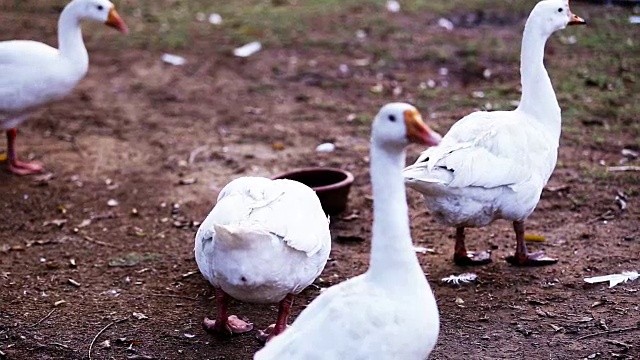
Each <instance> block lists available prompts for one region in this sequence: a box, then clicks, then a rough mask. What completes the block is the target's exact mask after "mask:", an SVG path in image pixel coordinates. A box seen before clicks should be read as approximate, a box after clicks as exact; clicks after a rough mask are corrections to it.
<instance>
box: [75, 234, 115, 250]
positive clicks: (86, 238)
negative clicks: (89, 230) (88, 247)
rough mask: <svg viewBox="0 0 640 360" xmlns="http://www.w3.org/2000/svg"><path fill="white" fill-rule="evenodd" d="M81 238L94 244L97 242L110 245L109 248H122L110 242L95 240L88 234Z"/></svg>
mask: <svg viewBox="0 0 640 360" xmlns="http://www.w3.org/2000/svg"><path fill="white" fill-rule="evenodd" d="M83 239H84V240H85V241H88V242H90V243H94V244H98V245H102V246H106V247H110V248H113V249H118V250H122V249H120V248H119V247H118V246H115V245H112V244H109V243H106V242H104V241H100V240H95V239H93V238H91V237H89V236H86V235H85V236H83Z"/></svg>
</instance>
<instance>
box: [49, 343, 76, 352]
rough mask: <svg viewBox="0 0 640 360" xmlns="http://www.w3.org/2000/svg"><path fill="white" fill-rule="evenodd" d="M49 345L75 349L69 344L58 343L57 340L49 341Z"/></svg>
mask: <svg viewBox="0 0 640 360" xmlns="http://www.w3.org/2000/svg"><path fill="white" fill-rule="evenodd" d="M49 345H53V346H59V347H61V348H63V349H67V350H71V351H75V350H74V349H73V348H71V347H69V346H67V345H65V344H60V343H57V342H52V343H49Z"/></svg>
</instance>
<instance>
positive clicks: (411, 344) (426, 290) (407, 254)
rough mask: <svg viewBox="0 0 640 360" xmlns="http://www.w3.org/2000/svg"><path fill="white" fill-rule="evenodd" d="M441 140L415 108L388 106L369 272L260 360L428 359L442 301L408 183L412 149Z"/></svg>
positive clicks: (374, 180) (310, 313)
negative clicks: (423, 250)
mask: <svg viewBox="0 0 640 360" xmlns="http://www.w3.org/2000/svg"><path fill="white" fill-rule="evenodd" d="M439 139H440V136H439V135H438V134H436V133H434V132H433V131H431V130H430V129H429V128H428V127H427V126H426V125H424V123H423V122H422V120H421V117H420V114H419V113H418V111H417V110H416V109H415V108H414V107H413V106H411V105H409V104H404V103H392V104H387V105H385V106H384V107H382V109H381V110H380V112H379V113H378V115H376V118H375V120H374V121H373V131H372V137H371V186H372V191H373V213H374V220H373V239H372V243H371V263H370V266H369V270H368V271H367V272H366V273H364V274H362V275H360V276H357V277H355V278H352V279H349V280H347V281H345V282H343V283H340V284H338V285H336V286H333V287H331V288H329V289H327V291H325V292H324V293H322V294H321V295H320V296H318V298H316V299H315V300H314V301H313V302H312V303H311V304H309V306H308V307H307V308H306V309H305V310H304V311H303V312H302V313H301V314H300V316H299V317H298V318H297V319H296V320H295V321H294V322H293V324H292V325H291V327H289V328H288V329H287V330H285V332H284V333H282V334H281V335H280V336H278V337H276V338H274V339H273V340H271V341H270V342H268V343H267V345H266V346H265V347H264V348H263V349H262V350H260V351H258V352H257V353H256V354H255V356H254V360H271V359H278V360H280V359H291V360H301V359H305V360H320V359H322V360H343V359H359V360H377V359H402V360H423V359H426V358H427V357H428V356H429V354H430V353H431V350H432V349H433V347H434V346H435V343H436V341H437V339H438V333H439V328H440V320H439V315H438V308H437V305H436V301H435V299H434V297H433V293H432V292H431V288H430V287H429V283H428V282H427V279H426V278H425V276H424V272H423V271H422V268H421V267H420V264H419V263H418V259H417V258H416V255H415V251H414V250H413V246H412V241H411V234H410V231H409V218H408V214H407V211H408V209H407V201H406V198H405V196H406V193H405V187H404V184H403V179H402V168H403V167H404V161H405V147H406V146H407V144H408V143H409V142H417V143H420V144H425V145H435V144H437V143H438V141H439Z"/></svg>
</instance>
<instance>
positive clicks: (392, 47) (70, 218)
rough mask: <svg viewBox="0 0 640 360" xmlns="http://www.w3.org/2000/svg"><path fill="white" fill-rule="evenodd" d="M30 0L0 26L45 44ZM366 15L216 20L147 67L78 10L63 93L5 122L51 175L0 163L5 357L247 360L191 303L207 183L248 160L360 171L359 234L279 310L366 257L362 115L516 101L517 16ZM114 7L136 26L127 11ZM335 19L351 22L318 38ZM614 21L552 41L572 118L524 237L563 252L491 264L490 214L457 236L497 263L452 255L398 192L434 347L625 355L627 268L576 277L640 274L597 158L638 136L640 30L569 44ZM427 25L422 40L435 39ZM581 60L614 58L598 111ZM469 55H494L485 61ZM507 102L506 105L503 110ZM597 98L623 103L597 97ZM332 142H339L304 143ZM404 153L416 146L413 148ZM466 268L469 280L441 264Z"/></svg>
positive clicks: (145, 54) (441, 116)
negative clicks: (596, 43)
mask: <svg viewBox="0 0 640 360" xmlns="http://www.w3.org/2000/svg"><path fill="white" fill-rule="evenodd" d="M129 4H130V3H129ZM124 6H126V3H125V5H124ZM573 7H574V12H576V13H579V14H580V15H582V16H584V17H586V18H587V19H588V20H589V19H593V18H597V17H602V18H607V19H622V21H621V22H613V23H614V25H616V26H619V27H620V28H619V29H622V30H620V31H621V33H623V34H626V35H625V36H629V37H631V38H632V41H633V42H638V41H640V37H638V36H637V35H638V34H639V33H638V29H639V28H638V27H637V26H639V25H635V26H636V28H635V29H630V28H629V27H630V26H634V25H628V24H626V19H627V18H628V16H629V15H631V14H632V10H630V9H623V8H617V7H601V6H596V5H589V4H586V3H575V4H574V5H573ZM40 9H45V10H46V11H42V12H41V13H39V12H37V11H33V12H31V13H29V14H28V15H29V16H26V15H25V14H24V13H23V12H21V11H17V10H16V11H11V9H9V11H3V13H2V14H0V24H1V25H0V29H1V30H2V36H1V39H13V38H34V39H40V40H44V41H47V42H48V43H50V44H55V35H54V33H53V32H52V31H51V30H52V29H53V25H52V24H55V21H56V20H55V19H56V16H57V15H56V11H57V9H54V8H51V7H50V6H49V7H47V6H45V5H42V6H41V7H40ZM578 10H580V11H578ZM380 11H383V10H380V9H376V8H372V7H366V6H365V7H358V8H353V9H350V14H351V15H350V16H341V17H338V18H333V19H323V18H319V19H316V20H315V22H314V23H313V26H312V27H311V29H312V30H313V31H311V32H310V33H309V34H308V39H312V40H308V41H306V40H305V41H302V40H297V41H296V40H294V41H292V42H291V43H288V44H282V45H276V44H274V45H273V46H267V47H265V49H264V50H263V51H261V52H259V53H258V54H256V55H254V56H252V57H250V58H248V59H238V58H234V57H233V56H232V55H231V54H230V52H229V49H231V48H233V47H234V46H235V44H234V43H233V41H232V39H231V38H229V37H225V36H222V35H212V38H207V37H205V36H203V35H202V34H201V33H199V34H195V35H194V36H193V38H192V39H191V42H190V44H191V45H190V46H187V47H185V48H181V49H179V50H176V52H177V53H179V54H180V55H182V56H184V57H185V58H186V59H187V61H188V63H187V64H186V65H185V66H183V67H176V66H170V65H166V64H163V63H162V62H161V61H160V55H161V54H162V53H163V51H162V50H161V49H153V48H152V49H142V48H140V47H135V46H126V45H122V43H118V41H124V40H120V38H119V37H120V35H119V34H116V33H115V32H111V31H108V30H104V32H100V33H99V34H101V35H100V36H92V35H91V33H92V32H95V31H102V30H101V29H100V30H99V29H98V27H97V26H94V25H89V26H86V27H85V38H86V39H87V40H88V41H87V47H88V49H89V53H90V56H91V66H90V70H89V74H88V75H87V77H86V78H85V79H84V80H83V81H82V82H81V84H80V85H79V87H78V88H77V90H76V91H75V92H74V93H73V95H71V96H69V97H68V98H66V99H65V100H64V101H61V102H59V103H56V104H53V105H51V106H50V107H48V108H47V109H45V111H43V112H41V113H40V114H37V115H35V116H34V117H33V119H32V120H31V121H30V122H27V123H26V124H25V125H24V126H22V127H21V128H20V129H19V131H20V132H19V138H18V141H19V142H18V146H19V149H21V150H22V154H23V155H24V156H29V157H32V158H34V159H37V160H39V161H42V162H44V163H45V164H46V167H47V171H48V175H47V176H44V177H23V178H21V177H16V176H12V175H10V174H8V173H7V172H6V171H5V170H3V171H1V172H0V183H1V184H2V186H0V199H1V200H0V218H1V219H2V221H0V284H1V285H0V359H42V360H44V359H87V358H89V356H88V353H89V348H90V346H91V344H92V343H93V347H92V350H91V358H92V359H226V360H233V359H250V358H251V355H252V354H253V353H254V352H255V351H256V350H257V349H259V348H260V346H261V344H260V343H259V342H258V341H257V340H256V339H255V338H254V337H253V335H254V334H253V333H250V334H244V335H242V336H237V337H233V338H230V339H218V338H215V337H213V336H211V335H209V334H207V333H206V332H205V331H204V330H203V329H202V327H201V320H202V318H203V317H205V316H211V315H212V314H214V310H215V309H214V301H213V300H212V296H213V292H212V289H211V287H210V285H209V284H208V283H207V282H206V281H205V280H204V279H203V278H202V277H201V276H200V274H199V273H198V272H197V266H196V263H195V261H194V258H193V238H194V235H195V231H196V229H197V226H198V224H199V222H200V221H202V220H203V219H204V217H205V216H206V215H207V213H208V211H209V210H210V209H211V207H212V206H213V205H214V203H215V199H216V196H217V192H218V191H219V190H220V189H221V187H223V186H224V185H225V184H226V183H227V182H228V181H230V180H231V179H233V178H235V177H238V176H242V175H262V176H271V175H273V174H276V173H279V172H281V171H284V170H287V169H291V168H296V167H305V166H314V165H328V166H336V167H340V168H344V169H347V170H350V171H352V172H353V173H354V175H355V177H356V181H355V184H354V186H353V188H352V191H351V195H350V202H349V209H348V210H347V211H346V212H345V213H344V214H343V215H342V216H340V217H336V218H334V219H333V220H332V231H333V235H334V236H338V235H342V236H356V237H359V238H361V239H362V241H355V242H348V243H344V242H339V241H334V243H333V248H332V252H331V260H330V261H329V262H328V264H327V266H326V268H325V270H324V272H323V274H322V275H321V277H320V278H319V279H318V280H317V281H316V283H315V285H316V286H311V287H309V288H308V289H306V290H305V291H304V292H303V293H302V294H301V296H299V297H298V299H297V300H296V303H295V304H294V314H295V315H297V314H298V313H299V312H300V311H301V310H302V309H303V308H304V306H305V305H306V304H308V303H309V302H310V301H312V300H313V299H314V298H315V297H316V296H317V295H318V294H319V291H320V290H319V289H320V288H321V287H327V286H330V285H332V284H336V283H338V282H341V281H344V280H346V279H348V278H350V277H353V276H355V275H357V274H360V273H362V272H364V271H365V270H366V267H367V262H368V251H369V239H370V230H371V220H372V219H371V198H370V190H371V189H370V183H369V178H368V162H367V155H368V137H369V130H370V129H369V124H370V122H369V120H370V118H371V117H372V115H373V114H374V113H375V112H376V111H377V109H378V108H379V107H380V106H381V105H383V104H384V103H386V102H389V101H400V100H401V101H409V102H412V103H415V104H417V106H418V107H419V108H420V109H421V110H422V112H423V115H424V116H425V118H426V119H427V120H428V122H429V123H430V124H431V125H432V127H434V128H435V129H436V130H438V131H440V132H441V133H445V132H446V130H447V129H448V128H449V127H450V126H451V124H452V123H453V122H454V121H455V120H456V119H458V118H460V117H461V116H463V115H465V114H467V113H469V112H471V111H473V110H475V109H478V108H482V107H487V106H488V105H487V104H486V103H487V102H489V101H494V103H499V100H500V99H502V100H504V99H508V100H509V101H510V100H517V99H518V91H519V90H518V83H519V75H518V51H517V49H518V48H519V44H520V36H521V35H520V34H521V29H522V24H523V20H524V19H525V18H526V12H513V13H510V12H508V11H503V12H497V13H493V14H492V16H484V17H483V20H479V21H469V22H466V23H465V21H466V20H465V19H468V18H469V17H465V16H462V15H464V14H463V13H460V12H458V13H457V15H461V14H462V15H461V16H458V17H456V16H452V19H457V20H455V21H454V23H455V24H456V28H455V29H454V30H453V31H450V32H448V31H447V30H446V29H443V28H442V27H439V26H437V25H436V24H437V20H438V16H437V15H435V14H432V13H429V12H424V13H412V14H402V13H401V14H398V15H396V16H394V17H389V18H387V17H384V16H382V17H380V16H378V17H377V18H376V17H374V19H379V20H380V21H384V22H386V21H388V22H389V23H390V24H391V25H389V24H385V26H387V27H386V28H384V29H386V30H380V29H381V28H383V27H382V26H381V27H380V28H378V27H376V26H375V24H376V23H375V22H374V23H373V24H374V26H373V27H371V28H365V31H366V33H367V34H368V38H367V39H364V40H363V39H362V38H358V37H357V36H355V35H354V34H355V31H356V30H357V29H359V28H361V26H362V24H363V20H362V19H364V18H365V17H367V16H369V17H371V16H373V15H372V14H374V13H376V12H380ZM126 14H127V12H126V11H125V12H124V15H126ZM454 15H455V14H454ZM476 15H477V14H476ZM461 19H462V20H461ZM125 20H127V21H128V22H129V23H130V25H131V24H132V23H135V21H136V18H134V17H132V16H129V17H128V18H127V17H126V16H125ZM337 23H340V24H341V26H342V28H344V29H347V30H344V31H342V32H341V33H340V34H339V35H335V37H334V32H332V29H333V27H334V26H335V25H336V24H337ZM132 29H135V26H133V28H132ZM612 29H614V30H615V29H616V28H615V27H614V28H608V27H605V25H603V23H602V22H600V23H599V22H598V21H595V22H592V23H590V25H589V26H587V27H583V28H580V29H571V30H567V31H571V32H570V34H577V35H576V36H577V39H578V41H577V42H576V43H575V44H572V45H567V44H566V43H564V42H563V41H561V35H557V36H554V38H552V39H551V40H550V43H549V45H548V48H547V57H546V64H547V67H548V69H549V72H550V75H551V77H552V80H554V84H555V86H556V91H557V93H558V98H559V100H560V104H561V107H562V108H563V110H564V114H565V121H566V128H565V129H564V131H565V132H563V138H562V144H561V148H560V161H559V164H558V167H557V169H556V171H555V173H554V175H553V177H552V179H551V181H550V183H549V184H548V187H547V190H546V191H545V192H544V193H543V196H542V200H541V201H540V203H539V205H538V207H537V209H536V211H535V212H534V213H533V215H532V216H531V217H530V219H529V220H528V221H527V222H526V226H527V230H528V232H529V233H532V234H538V235H542V236H544V238H545V240H546V241H544V242H541V243H531V244H530V246H531V248H532V249H544V250H545V251H546V252H547V253H548V254H549V255H551V256H554V257H558V258H559V259H560V262H559V263H558V264H557V265H553V266H548V267H544V268H535V269H528V268H527V269H524V268H515V267H512V266H509V265H508V264H506V262H505V261H504V257H505V256H507V255H508V254H510V253H511V252H512V251H513V249H514V246H515V239H514V235H513V233H512V230H511V227H510V224H509V223H507V222H504V221H501V222H496V223H495V224H493V225H492V226H490V227H487V228H484V229H470V230H469V231H468V232H467V239H468V241H467V244H468V246H469V248H470V249H492V250H493V258H494V262H493V263H492V264H489V265H486V266H483V267H478V268H471V269H469V268H461V267H458V266H455V265H454V264H453V263H452V261H451V257H452V253H453V239H452V237H451V234H452V229H448V228H446V227H444V226H442V225H440V224H438V223H436V222H435V221H434V220H433V219H432V218H431V217H430V216H429V214H428V213H427V212H426V211H425V209H424V207H423V206H422V203H421V199H420V196H419V195H418V194H416V193H415V192H413V191H408V200H409V204H410V209H411V214H410V216H411V219H412V221H411V224H412V234H413V239H414V242H415V243H416V245H417V246H422V247H425V248H428V249H430V251H429V252H427V253H426V254H418V257H419V259H420V261H421V263H422V264H423V267H424V270H425V273H427V274H428V278H429V281H430V282H431V286H432V288H433V290H434V292H435V295H436V298H437V299H438V304H439V308H440V314H441V321H442V325H441V329H442V330H441V334H440V338H439V341H438V344H437V347H436V349H435V351H434V353H433V354H432V356H431V358H432V359H525V358H526V359H583V358H587V359H640V340H638V339H640V301H639V299H640V292H639V290H640V281H635V282H628V283H626V284H621V285H618V286H616V287H614V288H611V289H609V288H607V286H606V285H605V284H597V285H591V284H587V283H585V282H584V281H583V278H584V277H588V276H596V275H606V274H611V273H617V272H620V271H624V270H628V271H633V270H635V271H640V261H639V260H638V254H640V210H639V209H640V204H638V201H637V199H638V195H639V194H640V192H639V190H640V189H639V187H638V183H639V180H640V176H639V175H638V174H640V173H638V172H606V171H605V170H604V166H603V164H605V165H619V164H618V163H619V161H620V160H621V159H623V156H622V155H621V150H622V149H624V148H627V149H630V150H634V151H638V150H640V141H639V140H638V134H639V132H638V127H637V124H635V122H637V117H638V115H639V114H638V113H637V112H636V111H637V109H638V107H637V106H635V105H634V104H637V103H638V94H639V93H640V91H638V85H637V82H636V80H635V78H634V77H633V76H634V73H633V71H637V69H638V67H637V65H638V61H637V59H638V58H640V54H639V53H638V46H637V45H634V47H631V50H629V49H627V50H625V49H619V48H616V49H613V47H614V46H615V44H613V43H611V44H606V46H609V45H610V46H611V47H612V50H610V52H609V50H607V49H604V50H602V49H600V50H598V49H595V48H593V47H589V46H586V45H584V44H583V43H582V42H581V41H582V39H583V38H582V36H584V37H586V36H587V34H589V32H598V31H603V32H604V31H611V33H612V34H614V33H615V31H614V30H612ZM352 30H353V31H352ZM44 34H48V35H44ZM566 34H569V32H567V33H566ZM629 34H631V35H629ZM634 34H635V35H636V36H635V38H633V35H634ZM612 36H613V35H612ZM488 38H491V39H499V40H500V43H501V44H506V45H505V46H506V48H507V50H508V48H512V50H508V51H507V50H505V51H506V52H505V53H506V54H508V55H509V56H498V55H499V54H498V55H495V54H494V55H491V53H488V52H486V51H483V50H482V49H480V50H477V57H476V58H474V59H475V60H474V61H475V62H474V63H473V64H471V63H469V62H468V61H467V60H468V59H469V57H468V56H467V57H464V55H465V53H464V51H465V49H467V48H465V47H464V45H461V44H468V43H478V44H486V43H485V42H482V39H485V40H486V39H488ZM443 39H445V40H443ZM446 39H451V41H452V45H447V44H446V41H449V40H446ZM434 41H435V42H437V43H438V44H439V45H438V47H437V49H439V52H437V53H436V52H432V51H430V49H432V46H434V45H433V44H434ZM373 42H375V44H376V47H375V49H374V48H373V47H372V46H370V45H368V44H371V43H373ZM113 43H115V44H116V45H113ZM117 44H120V45H117ZM327 44H328V45H327ZM482 46H484V45H482ZM621 46H622V45H621ZM372 49H373V50H376V53H375V54H371V53H370V51H372ZM443 51H444V52H445V53H446V54H449V55H452V56H443V55H442V52H443ZM514 54H515V55H514ZM603 54H614V55H612V56H613V57H614V58H615V59H617V60H615V61H614V62H613V63H607V65H606V66H607V67H605V68H604V69H608V70H598V69H601V68H599V67H598V66H599V65H598V64H600V63H597V64H596V63H595V62H590V60H589V59H592V58H593V59H595V58H596V56H604V55H603ZM615 54H623V55H621V56H618V57H616V56H615ZM362 59H369V60H370V61H364V60H362ZM465 59H466V60H465ZM594 61H595V60H594ZM341 64H346V65H348V66H347V68H345V67H344V66H343V67H342V69H341V67H340V65H341ZM625 64H626V65H625ZM629 64H631V65H629ZM580 66H582V67H584V68H586V69H591V68H590V67H591V66H593V69H595V70H594V71H596V72H597V71H602V72H603V73H604V74H605V75H607V76H614V77H615V76H621V77H622V75H621V74H622V73H624V72H625V71H626V74H627V75H625V76H627V78H629V77H630V76H631V78H632V79H633V81H624V82H622V83H614V85H613V86H616V87H617V89H620V87H622V90H620V92H618V93H617V94H619V96H617V95H616V97H615V98H614V97H611V98H609V101H611V103H607V104H604V105H602V106H601V107H594V106H595V105H593V104H591V105H590V104H587V103H589V101H588V100H586V98H585V97H586V95H585V94H591V93H594V94H595V93H596V92H607V91H610V90H611V89H609V88H608V87H609V85H608V83H607V82H606V80H605V83H604V85H603V86H604V87H599V85H598V84H597V82H596V85H594V84H592V83H590V82H589V79H586V80H585V78H584V77H580V73H579V72H578V71H573V70H572V69H574V68H575V69H577V68H580ZM625 66H626V68H627V69H626V70H625ZM629 66H631V70H629V69H628V68H629ZM634 66H635V67H634ZM443 67H446V68H447V70H448V73H447V74H445V73H444V70H441V68H443ZM634 68H635V70H633V69H634ZM485 69H490V70H491V72H492V75H491V76H490V77H489V78H488V79H487V78H485V77H486V76H483V74H484V75H486V72H485V71H484V70H485ZM620 69H622V70H620ZM344 70H346V71H344ZM629 73H630V74H631V75H629ZM623 75H624V74H623ZM430 79H433V80H434V83H435V88H433V89H432V88H431V87H430V85H431V84H429V81H428V80H430ZM572 81H573V83H572ZM574 83H575V84H577V85H572V84H574ZM425 84H427V86H426V87H425ZM380 85H382V86H381V87H380ZM572 86H576V87H575V88H572ZM587 86H589V87H588V90H583V88H586V87H587ZM492 88H497V89H502V90H500V91H499V92H491V93H490V92H488V90H490V89H492ZM572 89H573V90H572ZM478 90H483V91H485V92H486V98H483V97H482V96H481V95H480V94H478V93H475V94H474V91H478ZM571 91H573V92H571ZM611 91H613V90H611ZM589 96H591V95H589ZM592 99H593V102H599V101H604V100H601V98H598V97H592ZM509 101H506V100H505V101H504V104H505V105H504V108H511V107H512V106H513V105H510V103H509ZM593 109H595V110H597V111H595V110H594V111H591V110H593ZM611 109H622V110H621V111H619V112H616V113H613V115H609V114H612V113H611V111H613V110H611ZM607 111H609V112H607ZM351 114H353V115H351ZM634 124H635V125H634ZM327 141H329V142H333V143H335V144H336V146H337V149H336V151H335V152H332V153H316V152H315V147H316V145H318V144H320V143H323V142H327ZM0 145H1V146H4V142H1V143H0ZM419 151H420V148H418V147H411V148H410V149H409V151H408V161H412V160H414V159H415V158H416V156H417V154H418V152H419ZM638 162H639V161H638V160H635V164H634V160H631V161H630V162H628V163H627V164H626V165H639V164H638ZM194 181H195V182H194ZM616 197H618V198H622V199H623V200H624V202H625V204H626V208H625V209H624V210H623V209H621V207H622V206H621V204H622V203H621V202H620V201H618V202H616V201H615V199H616ZM467 271H473V272H476V273H477V275H478V280H477V281H475V282H473V283H469V284H464V285H460V286H456V285H450V284H445V283H443V282H441V281H440V279H441V278H443V277H446V276H448V275H451V274H460V273H463V272H467ZM230 311H231V312H232V313H235V314H239V315H241V316H246V317H247V318H249V319H250V320H251V321H253V322H254V323H255V326H256V328H263V327H266V326H267V325H268V324H270V323H272V322H273V321H274V319H275V315H276V311H277V307H276V306H275V305H273V306H264V305H252V304H242V303H237V302H236V303H233V304H232V305H231V308H230ZM618 330H622V331H618ZM589 335H592V336H589ZM105 341H108V343H105ZM107 344H108V345H107ZM319 351H321V349H319Z"/></svg>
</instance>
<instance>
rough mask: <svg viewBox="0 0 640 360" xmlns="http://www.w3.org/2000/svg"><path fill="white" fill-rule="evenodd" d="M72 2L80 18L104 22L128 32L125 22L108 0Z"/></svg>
mask: <svg viewBox="0 0 640 360" xmlns="http://www.w3.org/2000/svg"><path fill="white" fill-rule="evenodd" d="M74 2H75V3H76V4H75V5H76V6H75V8H76V9H77V10H76V11H77V13H78V15H79V17H80V18H82V19H87V20H92V21H95V22H99V23H104V24H105V25H107V26H111V27H113V28H115V29H118V30H120V31H121V32H123V33H125V34H126V33H128V32H129V28H128V27H127V24H125V23H124V21H123V20H122V18H121V17H120V15H118V12H117V11H116V8H115V6H114V5H113V4H112V3H111V2H110V1H109V0H74Z"/></svg>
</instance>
